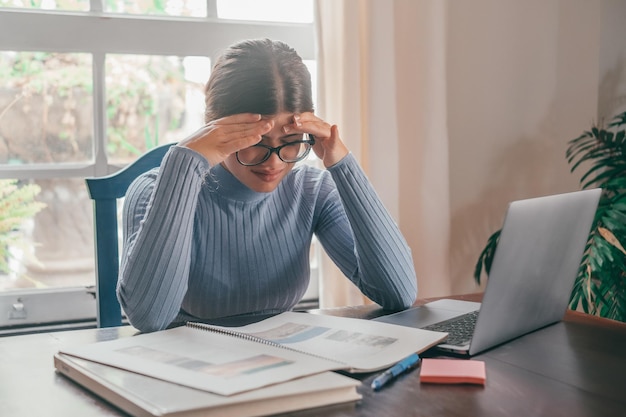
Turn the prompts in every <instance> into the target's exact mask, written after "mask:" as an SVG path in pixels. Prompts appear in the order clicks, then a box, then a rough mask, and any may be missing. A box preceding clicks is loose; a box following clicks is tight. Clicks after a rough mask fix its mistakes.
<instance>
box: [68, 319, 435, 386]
mask: <svg viewBox="0 0 626 417" xmlns="http://www.w3.org/2000/svg"><path fill="white" fill-rule="evenodd" d="M445 337H446V334H445V333H441V332H432V331H427V330H422V329H413V328H409V327H405V326H398V325H394V324H387V323H379V322H374V321H369V320H361V319H354V318H345V317H334V316H324V315H317V314H307V313H294V312H286V313H282V314H279V315H276V316H273V317H270V318H268V319H265V320H262V321H260V322H257V323H253V324H249V325H246V326H242V327H237V328H232V327H222V326H211V325H207V324H202V323H188V324H187V325H186V326H181V327H177V328H173V329H168V330H163V331H160V332H154V333H146V334H139V335H137V336H133V337H128V338H122V339H117V340H113V341H108V342H100V343H94V344H89V345H82V346H75V347H68V348H65V349H61V350H60V353H63V354H65V355H70V356H74V357H78V358H83V359H87V360H90V361H93V362H98V363H101V364H105V365H109V366H115V367H118V368H120V369H125V370H128V371H132V372H136V373H139V374H143V375H147V376H151V377H153V378H159V379H162V380H165V381H169V382H174V383H177V384H180V385H184V386H187V387H191V388H196V389H200V390H204V391H209V392H212V393H215V394H219V395H233V394H238V393H241V392H245V391H249V390H253V389H257V388H261V387H264V386H267V385H272V384H277V383H282V382H286V381H290V380H293V379H296V378H300V377H303V376H307V375H313V374H317V373H321V372H325V371H333V370H345V371H348V372H373V371H377V370H380V369H384V368H387V367H389V366H391V365H393V364H394V363H396V362H398V361H399V360H401V359H402V358H404V357H406V356H408V355H409V354H411V353H414V352H422V351H424V350H426V349H428V348H430V347H432V346H434V345H436V344H437V343H439V342H441V341H442V340H443V339H444V338H445Z"/></svg>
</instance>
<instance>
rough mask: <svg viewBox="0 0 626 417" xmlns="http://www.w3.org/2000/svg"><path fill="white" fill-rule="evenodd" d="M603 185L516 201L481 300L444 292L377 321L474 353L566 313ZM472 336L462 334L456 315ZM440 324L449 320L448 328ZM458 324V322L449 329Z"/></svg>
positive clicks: (449, 348) (448, 349)
mask: <svg viewBox="0 0 626 417" xmlns="http://www.w3.org/2000/svg"><path fill="white" fill-rule="evenodd" d="M601 191H602V190H601V189H599V188H596V189H592V190H584V191H577V192H571V193H565V194H558V195H550V196H545V197H538V198H531V199H526V200H519V201H514V202H511V203H510V204H509V206H508V209H507V212H506V216H505V218H504V224H503V226H502V230H501V234H500V239H499V242H498V246H497V248H496V252H495V254H494V258H493V263H492V266H491V271H490V273H489V278H488V281H487V286H486V288H485V292H484V294H483V298H482V303H475V302H469V301H461V300H452V299H441V300H438V301H434V302H431V303H427V304H425V305H423V306H420V307H414V308H410V309H408V310H404V311H401V312H398V313H394V314H390V315H388V316H383V317H378V318H376V319H375V320H377V321H382V322H386V323H393V324H400V325H404V326H410V327H417V328H427V329H435V330H438V331H445V332H448V338H447V339H446V340H444V342H443V343H442V344H439V345H437V349H438V350H440V351H445V352H452V353H456V354H460V355H464V356H465V355H469V356H473V355H476V354H477V353H480V352H482V351H485V350H487V349H490V348H492V347H494V346H497V345H500V344H502V343H505V342H508V341H509V340H512V339H514V338H516V337H519V336H522V335H524V334H527V333H530V332H533V331H535V330H537V329H540V328H542V327H546V326H548V325H550V324H553V323H556V322H558V321H560V320H561V319H562V318H563V315H564V314H565V311H566V309H567V306H568V304H569V299H570V295H571V292H572V288H573V285H574V281H575V279H576V276H577V275H578V269H579V267H580V263H581V260H582V255H583V252H584V250H585V246H586V243H587V240H588V238H589V232H590V230H591V225H592V224H593V221H594V217H595V212H596V209H597V207H598V202H599V199H600V194H601ZM459 321H460V322H463V321H466V322H467V323H469V324H459V323H456V327H457V328H460V329H461V331H462V330H463V328H464V326H467V325H469V326H470V328H469V330H467V329H465V332H466V333H468V334H469V337H468V338H467V339H466V340H461V339H460V338H457V337H456V333H457V330H455V329H454V327H455V322H459ZM441 325H445V328H442V327H441ZM451 327H452V328H451Z"/></svg>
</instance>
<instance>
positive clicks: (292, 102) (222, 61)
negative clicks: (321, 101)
mask: <svg viewBox="0 0 626 417" xmlns="http://www.w3.org/2000/svg"><path fill="white" fill-rule="evenodd" d="M205 103H206V110H205V114H204V118H205V121H206V122H209V121H211V120H215V119H219V118H220V117H224V116H230V115H233V114H239V113H257V114H262V115H274V114H277V113H279V112H282V111H286V112H290V113H302V112H305V111H313V98H312V92H311V74H309V71H308V70H307V68H306V66H305V65H304V63H303V62H302V58H300V56H299V55H298V53H297V52H296V51H295V50H294V49H293V48H291V47H290V46H289V45H287V44H285V43H284V42H280V41H273V40H270V39H258V40H247V41H243V42H240V43H236V44H234V45H232V46H231V47H229V48H228V49H227V50H226V51H225V52H224V53H223V54H222V56H221V57H220V58H219V59H218V60H217V62H216V63H215V65H214V66H213V70H212V71H211V76H210V78H209V81H208V82H207V84H206V87H205Z"/></svg>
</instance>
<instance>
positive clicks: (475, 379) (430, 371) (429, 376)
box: [420, 358, 487, 385]
mask: <svg viewBox="0 0 626 417" xmlns="http://www.w3.org/2000/svg"><path fill="white" fill-rule="evenodd" d="M486 377H487V375H486V372H485V362H483V361H478V360H466V359H427V358H425V359H422V365H421V370H420V381H421V382H427V383H434V384H479V385H485V379H486Z"/></svg>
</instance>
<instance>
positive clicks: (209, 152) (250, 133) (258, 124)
mask: <svg viewBox="0 0 626 417" xmlns="http://www.w3.org/2000/svg"><path fill="white" fill-rule="evenodd" d="M273 127H274V121H273V120H266V119H262V118H261V115H259V114H250V113H244V114H235V115H232V116H227V117H223V118H221V119H217V120H213V121H211V122H209V123H207V124H206V125H204V126H203V127H201V128H200V129H198V130H197V131H195V132H194V133H192V134H191V135H190V136H188V137H187V138H185V139H184V140H183V141H181V142H180V143H179V144H178V145H179V146H184V147H187V148H189V149H193V150H194V151H196V152H198V153H200V154H201V155H203V156H204V157H205V158H206V159H207V161H209V164H210V165H211V166H216V165H218V164H220V163H221V162H222V161H223V160H224V159H226V158H227V157H228V156H229V155H231V154H233V153H235V152H237V151H239V150H241V149H244V148H247V147H249V146H252V145H254V144H256V143H259V142H260V141H261V136H262V135H264V134H266V133H267V132H269V131H270V130H271V129H272V128H273Z"/></svg>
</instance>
